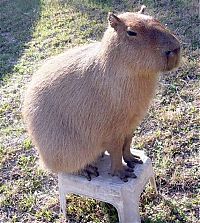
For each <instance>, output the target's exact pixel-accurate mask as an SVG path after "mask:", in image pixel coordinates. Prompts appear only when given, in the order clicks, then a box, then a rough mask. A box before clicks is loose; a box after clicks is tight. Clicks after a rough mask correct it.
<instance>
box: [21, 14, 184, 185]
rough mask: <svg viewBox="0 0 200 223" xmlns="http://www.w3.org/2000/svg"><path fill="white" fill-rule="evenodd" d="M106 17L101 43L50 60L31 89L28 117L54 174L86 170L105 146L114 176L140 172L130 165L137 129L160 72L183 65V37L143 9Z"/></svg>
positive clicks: (133, 159) (26, 109)
mask: <svg viewBox="0 0 200 223" xmlns="http://www.w3.org/2000/svg"><path fill="white" fill-rule="evenodd" d="M108 23H109V25H108V28H107V30H106V31H105V33H104V36H103V38H102V40H101V41H100V42H95V43H92V44H88V45H84V46H80V47H76V48H72V49H69V50H67V51H66V52H64V53H62V54H60V55H58V56H55V57H53V58H51V59H49V60H48V61H46V63H45V64H44V65H43V66H41V68H40V69H39V70H38V71H37V72H36V74H35V75H33V79H32V81H31V83H30V85H29V87H28V89H27V92H26V95H25V100H24V104H23V117H24V120H25V122H26V124H27V129H28V132H29V134H30V136H31V138H32V140H33V143H34V144H35V146H36V148H37V149H38V151H39V154H40V158H41V159H42V161H43V162H44V164H45V165H46V167H47V168H48V169H50V170H51V171H52V172H55V173H58V172H66V173H76V172H79V171H80V170H83V169H86V170H87V167H90V168H91V166H89V165H90V164H92V163H93V162H94V161H95V160H96V159H97V158H98V156H99V155H100V154H102V153H103V152H104V151H106V150H107V151H108V152H109V153H110V157H111V174H112V175H115V176H118V177H120V178H121V179H122V180H123V181H127V179H128V177H135V175H134V173H133V172H131V168H133V166H134V163H135V162H140V161H139V159H138V158H137V157H135V156H134V155H132V154H131V152H130V143H131V139H132V133H133V130H134V129H135V128H136V126H137V125H138V124H139V123H140V122H141V120H142V119H143V118H144V115H145V113H146V112H147V110H148V107H149V105H150V102H151V100H152V97H153V95H154V92H155V87H156V83H157V80H158V76H159V74H160V73H161V72H167V71H170V70H172V69H174V68H176V67H177V66H178V65H179V61H180V43H179V41H178V40H177V38H176V37H175V36H174V35H173V34H172V33H171V32H170V31H169V30H168V29H166V27H165V26H163V25H161V23H160V22H159V21H158V20H156V19H155V18H153V17H151V16H148V15H144V14H143V10H140V11H139V12H136V13H133V12H126V13H122V14H120V15H115V14H114V13H109V15H108ZM122 157H123V159H124V161H125V162H126V163H127V166H123V164H122ZM88 169H89V168H88ZM88 171H89V170H88Z"/></svg>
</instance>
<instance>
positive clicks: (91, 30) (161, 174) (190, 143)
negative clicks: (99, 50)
mask: <svg viewBox="0 0 200 223" xmlns="http://www.w3.org/2000/svg"><path fill="white" fill-rule="evenodd" d="M133 2H135V4H133ZM140 2H141V3H144V4H146V5H147V6H148V9H147V13H149V14H151V15H155V16H156V17H157V18H159V19H160V20H161V21H162V22H163V23H165V24H167V25H168V27H169V28H170V29H171V30H173V31H174V32H175V33H176V34H177V35H178V37H179V38H180V40H181V42H182V47H183V63H182V66H181V68H179V70H178V71H176V72H172V73H170V74H166V75H163V76H162V77H161V80H160V85H159V88H158V91H157V95H156V97H155V99H154V101H153V105H152V107H151V109H150V111H149V113H148V115H147V117H146V119H145V120H144V121H143V122H142V124H141V125H140V126H139V127H138V128H137V131H136V132H135V135H134V138H133V147H134V148H137V149H144V150H145V151H146V153H147V154H148V155H149V156H150V157H151V158H152V160H153V164H154V169H155V172H156V181H157V185H158V189H159V192H160V195H159V196H155V195H154V193H153V191H152V189H151V188H150V187H147V189H146V191H145V192H144V193H143V194H142V196H141V204H140V212H141V216H142V218H143V222H145V223H171V222H187V223H196V222H198V218H199V206H200V202H199V201H200V196H199V192H200V191H199V188H200V185H199V179H200V174H199V173H200V168H199V147H200V143H199V123H200V120H199V98H198V97H199V93H200V92H199V75H198V69H199V64H198V63H199V61H198V58H199V51H198V50H199V31H198V24H199V18H198V7H197V4H198V2H197V1H195V0H191V1H187V0H173V1H172V0H171V1H166V0H160V1H154V0H144V1H140ZM133 8H137V9H138V8H139V1H129V0H126V1H117V0H115V1H105V0H104V1H97V0H96V1H95V0H84V1H81V4H80V1H78V0H68V1H67V0H66V1H54V2H53V1H47V0H41V1H40V0H15V1H12V0H2V1H1V2H0V31H1V33H0V176H1V177H0V194H1V196H0V222H60V216H59V203H58V192H57V179H56V177H55V176H53V175H51V174H49V173H47V172H45V171H44V170H42V169H41V168H40V166H39V164H38V154H37V152H36V150H35V149H34V146H33V145H32V142H31V141H30V139H29V138H28V136H27V133H26V131H25V129H24V125H23V121H22V119H21V104H22V101H23V93H24V89H25V86H26V84H27V83H28V82H29V81H30V78H31V75H32V74H33V72H34V71H35V70H36V69H37V68H38V66H40V64H41V63H42V62H43V60H45V59H46V58H48V57H49V56H52V55H56V54H58V53H60V52H62V51H63V50H65V49H66V48H69V47H73V46H76V45H80V44H84V43H87V42H90V41H91V40H99V39H101V37H102V35H103V32H104V30H105V28H106V17H107V13H108V11H126V10H129V11H132V10H133ZM67 212H68V215H69V218H70V221H71V222H106V223H108V222H111V223H115V222H117V213H116V210H115V209H114V208H113V207H112V206H111V205H109V204H105V203H102V202H97V201H94V200H92V199H86V198H83V197H79V196H70V197H69V198H68V208H67Z"/></svg>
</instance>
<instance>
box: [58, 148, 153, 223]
mask: <svg viewBox="0 0 200 223" xmlns="http://www.w3.org/2000/svg"><path fill="white" fill-rule="evenodd" d="M131 152H132V153H133V154H134V155H138V156H140V158H141V159H142V161H143V164H137V165H136V166H135V174H136V175H137V178H134V179H133V178H129V179H128V182H126V183H125V182H123V181H122V180H120V179H119V178H118V177H112V176H111V175H109V174H108V172H109V170H110V157H109V155H108V154H106V155H105V156H104V157H103V158H101V159H100V160H99V161H98V163H97V166H98V170H99V174H100V175H99V176H98V177H94V178H92V180H91V181H88V180H87V179H86V178H85V177H83V176H77V175H72V174H65V173H59V174H58V187H59V196H60V207H61V212H62V213H63V215H64V217H65V218H66V195H67V194H77V195H83V196H87V197H90V198H94V199H97V200H100V201H104V202H107V203H110V204H112V205H113V206H114V207H115V208H116V209H117V212H118V216H119V222H120V223H140V222H141V220H140V214H139V199H140V194H141V193H142V191H143V189H144V187H145V185H146V184H147V182H148V181H149V180H150V183H151V186H152V187H153V188H154V189H155V191H156V193H157V188H156V183H155V178H154V172H153V168H152V163H151V160H150V158H148V157H147V156H146V155H145V154H144V152H143V151H141V150H131Z"/></svg>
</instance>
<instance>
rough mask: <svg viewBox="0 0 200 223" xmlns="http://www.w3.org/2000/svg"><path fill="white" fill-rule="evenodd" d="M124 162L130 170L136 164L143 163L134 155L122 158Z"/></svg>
mask: <svg viewBox="0 0 200 223" xmlns="http://www.w3.org/2000/svg"><path fill="white" fill-rule="evenodd" d="M124 161H125V162H126V164H127V166H128V167H130V168H134V167H135V164H136V163H139V164H143V161H142V160H141V159H140V157H139V156H136V155H131V156H130V157H128V158H124Z"/></svg>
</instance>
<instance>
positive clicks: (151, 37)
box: [102, 10, 180, 74]
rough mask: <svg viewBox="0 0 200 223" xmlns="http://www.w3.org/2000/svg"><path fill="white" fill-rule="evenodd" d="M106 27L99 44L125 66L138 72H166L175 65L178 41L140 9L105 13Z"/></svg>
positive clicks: (177, 61)
mask: <svg viewBox="0 0 200 223" xmlns="http://www.w3.org/2000/svg"><path fill="white" fill-rule="evenodd" d="M108 21H109V27H108V29H107V31H106V33H105V35H104V38H103V41H102V43H104V44H105V45H107V46H108V48H110V50H111V52H113V53H114V54H118V55H114V56H115V57H116V56H117V57H120V60H121V62H122V63H124V65H125V66H132V69H135V70H140V72H141V73H148V74H150V73H157V72H163V71H170V70H172V69H174V68H176V67H177V66H178V65H179V61H180V43H179V41H178V39H177V38H176V37H175V36H174V35H173V34H172V33H171V32H170V31H169V30H168V29H167V28H166V27H165V26H164V25H162V24H161V23H160V22H159V21H158V20H156V19H155V18H153V17H151V16H148V15H144V14H143V10H140V11H139V12H136V13H132V12H126V13H123V14H120V15H118V16H116V15H115V14H113V13H109V15H108Z"/></svg>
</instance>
